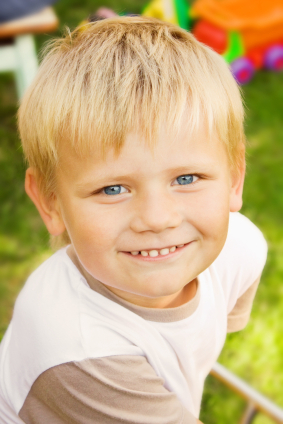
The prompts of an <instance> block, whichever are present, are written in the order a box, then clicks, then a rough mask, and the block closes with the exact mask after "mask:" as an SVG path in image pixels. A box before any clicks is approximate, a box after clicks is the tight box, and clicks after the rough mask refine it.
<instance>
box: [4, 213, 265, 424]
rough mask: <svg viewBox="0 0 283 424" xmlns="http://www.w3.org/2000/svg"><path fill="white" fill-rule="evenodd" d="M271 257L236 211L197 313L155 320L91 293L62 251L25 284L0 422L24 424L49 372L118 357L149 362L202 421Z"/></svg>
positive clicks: (11, 334) (9, 340) (9, 344)
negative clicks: (228, 346) (230, 327)
mask: <svg viewBox="0 0 283 424" xmlns="http://www.w3.org/2000/svg"><path fill="white" fill-rule="evenodd" d="M266 254H267V245H266V242H265V240H264V238H263V235H262V233H261V232H260V231H259V229H258V228H257V227H256V226H255V225H254V224H252V223H251V222H250V221H249V220H248V219H247V218H246V217H244V216H243V215H241V214H239V213H231V214H230V223H229V231H228V236H227V240H226V243H225V245H224V247H223V249H222V251H221V253H220V255H219V256H218V258H217V259H216V260H215V261H214V263H213V264H211V265H210V267H209V268H207V269H206V270H205V271H204V272H203V273H201V274H200V275H199V276H198V286H199V292H200V300H199V304H198V307H197V308H196V310H195V311H194V313H193V314H192V315H190V316H189V317H187V318H185V319H181V320H178V321H175V322H155V321H152V320H147V319H144V318H142V317H141V316H139V315H137V314H136V313H134V312H132V311H131V310H129V309H127V308H125V307H123V306H122V305H120V304H118V303H115V302H113V301H112V300H110V299H108V298H106V297H105V296H103V295H101V294H99V293H98V292H96V291H94V290H92V289H91V288H90V287H89V285H88V284H87V281H86V279H85V278H84V276H83V275H82V274H81V273H80V271H79V270H78V268H77V267H76V266H75V265H74V263H73V262H72V261H71V259H70V258H69V256H68V255H67V253H66V248H64V249H62V250H60V251H58V252H57V253H55V254H54V255H53V256H52V257H51V258H49V259H48V260H47V261H45V262H44V263H43V264H42V265H41V266H40V267H39V268H38V269H37V270H36V271H35V272H34V273H33V274H32V275H31V276H30V277H29V279H28V280H27V282H26V284H25V286H24V288H23V289H22V291H21V293H20V295H19V297H18V299H17V301H16V305H15V310H14V314H13V318H12V321H11V323H10V325H9V327H8V330H7V332H6V334H5V336H4V339H3V341H2V343H1V345H0V422H4V423H7V424H11V423H13V424H14V423H22V422H23V421H22V420H21V419H20V418H19V417H18V413H19V411H20V409H21V408H22V406H23V404H24V402H25V399H26V397H27V395H28V393H29V391H30V389H31V387H32V385H33V383H34V382H35V380H36V379H37V378H38V377H39V376H40V375H41V374H42V373H43V372H44V371H46V370H48V369H49V368H51V367H54V366H57V365H59V364H64V363H68V362H71V361H83V360H85V359H87V358H105V357H111V356H116V355H130V356H135V355H137V356H144V357H145V358H146V359H147V361H148V362H149V364H150V365H151V366H152V368H153V369H154V370H155V373H156V375H157V376H159V377H161V378H162V379H163V380H164V387H165V388H166V389H167V390H169V391H170V392H173V393H175V394H176V396H177V397H178V399H179V400H180V402H181V403H182V404H183V405H184V407H185V408H186V409H187V410H188V411H189V412H190V413H191V414H192V415H193V416H195V417H197V416H198V415H199V409H200V402H201V396H202V391H203V384H204V380H205V378H206V376H207V374H208V373H209V371H210V370H211V368H212V366H213V364H214V363H215V361H216V359H217V357H218V355H219V354H220V352H221V350H222V347H223V345H224V342H225V337H226V332H227V315H228V314H229V312H230V311H232V309H233V308H234V306H235V304H236V302H237V299H238V298H239V297H240V296H241V295H242V294H243V293H244V292H245V291H246V290H247V289H248V288H249V287H250V286H251V285H252V284H253V283H254V281H255V280H256V279H257V278H258V277H259V276H260V274H261V272H262V269H263V267H264V264H265V261H266Z"/></svg>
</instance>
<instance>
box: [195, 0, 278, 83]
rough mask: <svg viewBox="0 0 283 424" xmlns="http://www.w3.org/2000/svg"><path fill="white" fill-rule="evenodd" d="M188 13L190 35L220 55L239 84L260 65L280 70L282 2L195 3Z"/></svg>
mask: <svg viewBox="0 0 283 424" xmlns="http://www.w3.org/2000/svg"><path fill="white" fill-rule="evenodd" d="M190 13H191V17H192V18H197V19H198V21H197V23H196V24H195V25H194V28H193V30H192V32H193V34H194V35H195V36H196V38H197V39H198V40H199V41H202V42H204V43H205V44H207V45H209V46H210V47H212V48H213V49H214V50H215V51H217V52H218V53H220V54H222V55H223V56H224V58H225V59H226V60H227V62H228V63H230V64H231V70H232V72H233V74H234V76H235V78H236V80H237V81H238V82H239V83H240V84H245V83H247V82H248V81H250V80H251V79H252V77H253V75H254V73H255V71H256V69H260V68H262V67H263V66H264V67H266V68H267V69H270V70H272V71H276V72H278V71H282V70H283V1H282V0H249V1H248V2H247V1H246V0H222V1H219V0H196V2H195V3H194V4H193V7H192V9H191V12H190Z"/></svg>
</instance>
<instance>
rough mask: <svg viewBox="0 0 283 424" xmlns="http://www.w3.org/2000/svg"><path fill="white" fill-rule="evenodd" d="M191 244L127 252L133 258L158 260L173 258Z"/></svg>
mask: <svg viewBox="0 0 283 424" xmlns="http://www.w3.org/2000/svg"><path fill="white" fill-rule="evenodd" d="M188 244H190V243H186V244H178V245H175V246H170V247H164V248H162V249H150V250H139V251H138V250H134V251H132V252H125V253H127V254H129V255H131V256H136V257H140V259H143V258H144V259H146V258H147V259H150V258H158V257H160V258H161V257H162V256H163V257H164V256H173V253H174V252H176V251H179V250H181V249H182V248H183V247H185V246H187V245H188Z"/></svg>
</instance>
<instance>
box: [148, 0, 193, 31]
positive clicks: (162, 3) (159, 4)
mask: <svg viewBox="0 0 283 424" xmlns="http://www.w3.org/2000/svg"><path fill="white" fill-rule="evenodd" d="M189 11H190V6H189V3H188V1H187V0H153V1H151V2H150V3H149V4H148V5H147V6H146V7H145V8H144V9H143V11H142V15H143V16H148V17H151V18H157V19H161V20H162V21H166V22H171V23H172V24H175V25H179V26H180V27H181V28H183V29H186V30H189V29H190V14H189Z"/></svg>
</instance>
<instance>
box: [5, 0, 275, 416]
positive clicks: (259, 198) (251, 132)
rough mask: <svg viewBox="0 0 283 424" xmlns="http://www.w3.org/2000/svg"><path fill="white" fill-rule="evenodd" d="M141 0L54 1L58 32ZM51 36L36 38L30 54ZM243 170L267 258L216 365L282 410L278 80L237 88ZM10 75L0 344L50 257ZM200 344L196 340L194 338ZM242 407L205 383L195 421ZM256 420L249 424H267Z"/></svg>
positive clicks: (261, 79)
mask: <svg viewBox="0 0 283 424" xmlns="http://www.w3.org/2000/svg"><path fill="white" fill-rule="evenodd" d="M145 3H146V1H144V0H112V1H111V0H104V1H103V0H61V1H59V2H58V3H57V4H56V5H55V10H56V13H57V15H58V17H59V19H60V30H59V31H58V33H57V34H55V36H56V35H59V34H60V33H61V32H62V29H63V27H64V26H65V25H67V26H69V27H70V28H71V29H73V28H74V27H75V26H76V25H78V24H79V23H80V22H81V21H82V20H83V19H85V18H86V17H87V16H88V15H89V14H91V13H93V12H94V11H95V10H96V9H97V7H99V6H102V5H104V6H108V7H111V8H114V9H115V10H116V11H117V12H118V13H121V12H132V13H139V12H140V10H141V8H142V6H143V5H144V4H145ZM49 38H50V36H49V35H48V36H47V35H46V36H45V35H43V36H38V37H37V38H36V42H37V47H38V49H40V47H41V46H42V44H43V43H44V42H45V41H46V40H47V39H49ZM243 94H244V99H245V103H246V114H247V119H246V134H247V138H248V141H249V145H248V149H247V150H248V158H247V159H248V166H247V177H246V185H245V192H244V207H243V209H242V212H243V213H244V214H245V215H246V216H247V217H249V218H250V219H251V220H252V221H253V222H254V223H255V224H256V225H257V226H258V227H259V228H260V229H261V230H262V231H263V233H264V235H265V237H266V239H267V241H268V244H269V256H268V262H267V266H266V268H265V270H264V273H263V277H262V283H261V285H260V287H259V290H258V293H257V296H256V300H255V303H254V308H253V311H252V315H251V319H250V322H249V324H248V326H247V328H246V329H245V330H244V331H242V332H239V333H234V334H231V335H228V337H227V342H226V345H225V348H224V350H223V352H222V354H221V356H220V358H219V362H221V363H222V364H224V365H225V366H226V367H228V368H229V369H231V370H232V371H233V372H235V373H236V374H238V375H239V376H240V377H242V378H243V379H245V380H246V381H247V382H248V383H249V384H251V385H252V386H253V387H254V388H256V389H257V390H260V391H261V392H262V393H263V394H265V395H266V396H268V397H269V398H271V399H272V400H273V401H275V402H276V403H277V404H279V405H280V406H281V407H283V389H282V388H283V337H282V329H283V284H282V281H283V225H282V221H283V172H282V168H283V114H282V109H283V74H272V73H269V72H266V71H260V72H258V73H257V74H256V76H255V78H254V80H253V81H252V82H251V83H250V84H249V85H248V86H245V87H244V88H243ZM16 112H17V98H16V91H15V85H14V80H13V76H12V75H10V74H0V205H1V208H0V265H1V268H0V299H1V303H0V340H1V338H2V337H3V334H4V332H5V329H6V328H7V325H8V323H9V321H10V319H11V315H12V310H13V305H14V301H15V298H16V296H17V294H18V292H19V290H20V289H21V287H22V286H23V284H24V282H25V279H26V278H27V276H28V275H29V274H30V273H31V271H33V270H34V269H35V268H36V267H37V266H38V265H39V264H40V263H41V262H42V261H43V260H44V259H46V258H47V257H48V256H50V255H51V253H52V252H51V250H50V248H49V245H48V234H47V232H46V230H45V228H44V227H43V224H42V223H41V220H40V218H39V216H38V214H37V212H36V210H35V208H34V206H33V205H32V204H31V202H30V200H29V199H28V198H27V196H26V195H25V193H24V185H23V181H24V172H25V165H24V163H23V159H22V151H21V147H20V141H19V138H18V135H17V129H16V117H15V115H16ZM200 337H201V335H200ZM244 407H245V405H244V402H243V401H242V400H241V399H239V398H238V397H237V395H235V394H233V393H232V392H230V391H229V390H228V389H226V388H225V387H224V386H223V385H222V384H221V383H219V382H217V381H216V380H214V379H212V378H211V377H208V379H207V382H206V386H205V392H204V396H203V404H202V413H201V417H200V418H201V420H202V421H203V422H204V423H205V424H227V423H229V424H236V423H238V422H239V419H240V416H241V414H242V412H243V410H244ZM271 423H272V421H271V420H270V419H268V418H266V417H264V416H263V415H261V414H260V415H258V416H257V418H256V419H255V421H254V424H271Z"/></svg>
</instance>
